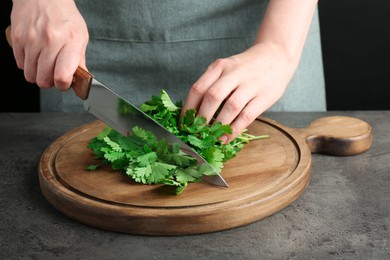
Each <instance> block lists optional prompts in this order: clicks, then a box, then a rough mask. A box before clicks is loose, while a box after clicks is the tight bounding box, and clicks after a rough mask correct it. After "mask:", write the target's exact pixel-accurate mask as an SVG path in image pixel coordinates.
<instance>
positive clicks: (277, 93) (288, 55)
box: [182, 0, 318, 143]
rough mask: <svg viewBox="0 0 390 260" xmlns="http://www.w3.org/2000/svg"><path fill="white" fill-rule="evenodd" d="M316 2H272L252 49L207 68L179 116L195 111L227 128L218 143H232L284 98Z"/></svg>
mask: <svg viewBox="0 0 390 260" xmlns="http://www.w3.org/2000/svg"><path fill="white" fill-rule="evenodd" d="M317 2H318V0H310V1H304V2H302V1H300V0H271V1H270V2H269V4H268V7H267V10H266V13H265V16H264V19H263V21H262V22H261V24H260V27H259V31H258V34H257V36H256V40H255V43H254V45H253V46H252V47H251V48H249V49H248V50H246V51H244V52H243V53H240V54H238V55H234V56H232V57H229V58H225V59H219V60H217V61H215V62H214V63H213V64H211V65H210V66H209V68H208V69H207V70H206V71H205V73H204V74H203V75H202V76H201V77H200V78H199V80H198V81H196V82H195V84H194V85H193V86H192V87H191V89H190V91H189V93H188V96H187V99H186V102H185V104H184V106H183V110H182V113H184V112H185V111H186V110H187V109H190V108H194V109H196V110H197V111H198V115H199V116H204V117H206V118H207V120H208V122H210V121H211V120H212V119H213V120H214V119H215V121H220V122H221V123H222V124H230V125H231V126H232V129H233V133H232V134H230V135H228V136H222V138H221V141H222V142H223V143H228V142H230V141H232V140H233V139H234V138H236V137H237V135H238V134H240V133H241V132H242V131H243V130H244V129H245V128H247V127H248V126H249V125H250V124H251V123H252V122H253V121H254V120H255V119H256V118H257V117H258V116H259V115H260V114H261V113H263V112H264V111H265V110H267V109H268V108H269V107H271V106H272V105H273V104H274V103H275V102H276V101H277V100H278V99H280V97H281V96H282V95H283V93H284V91H285V89H286V87H287V85H288V83H289V81H290V80H291V78H292V76H293V74H294V73H295V70H296V68H297V66H298V63H299V60H300V57H301V54H302V50H303V46H304V44H305V40H306V36H307V33H308V31H309V28H310V24H311V21H312V19H313V14H314V11H315V9H316V6H317ZM219 109H220V112H218V113H217V111H218V110H219ZM216 113H217V115H216ZM215 115H216V118H214V117H215Z"/></svg>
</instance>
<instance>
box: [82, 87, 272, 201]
mask: <svg viewBox="0 0 390 260" xmlns="http://www.w3.org/2000/svg"><path fill="white" fill-rule="evenodd" d="M140 109H141V110H142V111H143V112H145V113H146V114H148V115H149V116H151V117H152V118H153V119H154V120H155V121H157V122H158V123H160V124H161V125H163V126H164V127H166V128H167V129H168V130H169V131H170V132H171V133H173V134H175V135H176V136H177V137H178V138H179V139H181V140H182V141H183V142H185V143H187V144H188V145H189V146H191V147H192V148H193V149H194V150H195V151H196V152H198V153H199V154H200V155H201V156H202V157H203V158H204V159H205V160H206V161H207V162H209V163H210V164H211V165H212V166H213V167H214V168H215V169H216V170H217V171H218V172H221V171H222V168H223V166H224V162H226V161H227V160H230V159H232V158H234V157H235V156H236V155H237V153H238V152H239V151H240V150H241V149H242V148H243V147H244V145H245V144H247V143H249V142H250V141H251V140H255V139H261V138H267V137H268V135H262V136H254V135H250V134H248V133H246V130H244V131H243V132H242V133H240V134H239V135H238V136H237V137H236V138H235V139H234V140H232V141H231V142H230V143H229V144H225V145H224V144H222V143H221V141H220V140H219V138H220V137H221V136H222V135H224V134H230V133H231V132H232V130H231V127H230V126H229V125H222V124H221V123H220V122H213V123H212V124H210V125H209V124H206V119H205V118H204V117H200V116H196V111H195V110H194V109H189V110H187V111H186V112H185V114H184V116H183V117H181V118H180V112H181V109H182V102H181V101H180V102H176V103H173V102H172V100H171V99H170V97H169V96H168V94H167V93H166V92H165V90H161V93H160V96H152V98H151V99H150V100H148V101H146V102H144V103H143V104H142V105H141V106H140ZM119 111H120V113H121V114H126V113H130V112H131V111H130V110H129V108H128V107H126V106H125V104H123V103H122V104H121V103H120V104H119ZM179 124H180V128H179ZM88 148H90V149H91V150H92V151H93V152H94V154H95V158H96V159H98V160H100V163H99V164H98V165H89V166H88V167H87V169H88V170H90V171H94V170H96V169H97V168H98V167H99V166H100V165H111V167H112V168H113V169H116V170H120V171H121V172H123V173H125V174H127V175H128V176H129V177H130V178H132V179H133V180H134V181H135V182H137V183H141V184H164V185H170V186H173V187H175V191H174V193H175V194H177V195H178V194H180V193H182V192H183V191H184V189H185V187H187V185H188V183H189V182H200V181H201V177H202V176H203V175H210V174H212V173H210V172H209V171H207V169H206V168H205V167H202V165H198V162H197V160H196V159H195V158H194V157H192V156H190V155H187V154H186V153H184V152H182V151H181V150H180V147H179V144H177V143H173V144H168V143H167V141H166V140H164V139H162V140H157V138H156V136H155V135H154V134H153V133H152V132H149V131H146V130H144V129H142V128H140V127H134V128H133V129H132V134H131V135H129V136H127V137H126V136H123V135H122V134H120V133H118V132H117V131H115V130H114V129H112V128H110V127H109V126H106V128H105V129H104V130H102V131H101V132H100V133H99V134H98V136H96V137H94V138H93V139H91V140H90V142H89V144H88Z"/></svg>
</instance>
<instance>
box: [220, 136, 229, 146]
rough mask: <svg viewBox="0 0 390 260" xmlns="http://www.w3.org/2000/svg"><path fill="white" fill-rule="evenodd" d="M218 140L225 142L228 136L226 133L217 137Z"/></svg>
mask: <svg viewBox="0 0 390 260" xmlns="http://www.w3.org/2000/svg"><path fill="white" fill-rule="evenodd" d="M219 140H220V141H221V142H222V143H223V144H226V142H227V140H228V137H227V136H226V135H223V136H221V137H220V138H219Z"/></svg>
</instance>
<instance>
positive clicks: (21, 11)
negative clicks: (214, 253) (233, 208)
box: [11, 0, 325, 143]
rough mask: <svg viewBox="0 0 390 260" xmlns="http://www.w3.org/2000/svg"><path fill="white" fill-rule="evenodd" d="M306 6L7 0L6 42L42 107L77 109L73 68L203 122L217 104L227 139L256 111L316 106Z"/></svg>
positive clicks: (315, 60) (313, 38) (223, 0)
mask: <svg viewBox="0 0 390 260" xmlns="http://www.w3.org/2000/svg"><path fill="white" fill-rule="evenodd" d="M316 12H317V1H315V0H310V1H300V0H270V1H262V0H215V1H206V0H203V1H180V0H171V1H170V0H163V1H152V0H149V1H146V0H144V1H137V0H131V1H120V0H113V1H109V2H107V1H87V0H79V1H75V2H74V1H72V0H57V1H52V0H37V1H23V0H14V1H13V8H12V13H11V25H12V41H13V50H14V56H15V59H16V62H17V65H18V67H19V68H20V69H22V70H24V75H25V78H26V80H27V81H28V82H31V83H36V84H37V85H38V86H39V87H41V88H42V89H45V90H43V91H41V109H42V111H81V109H82V108H81V102H80V100H78V98H77V97H75V95H74V94H73V93H72V91H66V90H68V89H69V87H70V84H71V81H72V75H73V73H74V72H75V70H76V68H77V66H81V67H84V68H87V69H88V70H89V71H90V72H91V73H92V74H93V75H94V76H95V77H96V78H97V79H99V81H102V82H103V83H105V84H106V85H108V86H110V87H112V88H113V90H114V91H115V92H117V93H119V94H120V95H122V96H124V97H125V98H127V99H128V100H129V101H132V102H134V103H136V104H137V103H138V104H140V103H142V102H144V101H146V100H147V99H149V98H150V97H151V95H158V94H159V93H160V90H161V89H165V90H166V91H167V93H168V94H169V95H170V96H171V98H172V99H173V100H174V101H175V100H183V101H185V102H184V106H183V111H185V110H186V109H188V108H195V109H197V111H198V115H201V116H205V117H206V118H207V119H208V120H210V119H211V118H212V117H213V116H214V115H215V113H216V111H217V110H218V108H219V107H220V106H221V104H223V106H222V109H221V110H220V112H219V113H218V115H217V117H216V121H221V122H222V123H223V124H231V126H232V129H233V133H232V134H231V135H229V136H224V137H223V138H222V140H223V141H224V142H226V143H227V142H229V141H231V140H232V139H234V138H235V137H236V136H237V134H239V133H240V132H241V131H242V130H244V129H245V128H247V127H248V126H249V124H251V123H252V122H253V121H254V120H255V119H256V117H258V116H259V115H260V114H262V113H263V112H264V111H266V110H317V111H321V110H325V93H324V81H323V74H322V59H321V48H320V38H319V28H318V27H319V24H318V16H317V13H316ZM305 43H306V45H305ZM298 66H299V69H298V70H297V68H298ZM52 86H55V88H52ZM287 86H288V88H287ZM47 89H52V90H50V91H49V90H47ZM286 89H287V90H286ZM57 90H59V91H57ZM60 92H65V93H60ZM285 92H286V93H285Z"/></svg>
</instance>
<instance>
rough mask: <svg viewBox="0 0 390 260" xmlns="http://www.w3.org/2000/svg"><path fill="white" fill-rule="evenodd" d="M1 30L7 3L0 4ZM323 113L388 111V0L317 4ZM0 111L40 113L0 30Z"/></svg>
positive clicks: (33, 90) (341, 0)
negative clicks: (325, 99)
mask: <svg viewBox="0 0 390 260" xmlns="http://www.w3.org/2000/svg"><path fill="white" fill-rule="evenodd" d="M1 6H2V8H1V27H0V28H1V30H2V31H4V30H5V28H6V26H7V25H8V24H10V19H9V17H10V11H11V7H12V2H11V1H2V3H1ZM319 14H320V26H321V41H322V53H323V63H324V73H325V84H326V98H327V109H328V110H390V94H388V91H389V87H390V84H389V82H390V1H388V0H370V1H363V0H354V1H352V0H337V1H326V0H322V1H321V0H320V1H319ZM0 37H1V39H0V40H1V42H0V46H1V48H0V57H1V63H2V64H1V65H2V66H1V68H2V92H1V93H2V94H1V102H0V112H39V92H38V87H37V86H36V85H35V84H30V83H27V82H26V81H25V80H24V77H23V72H22V71H21V70H19V69H18V68H17V67H16V63H15V60H14V58H13V54H12V49H11V48H10V47H9V46H8V44H7V42H6V39H5V35H4V33H1V32H0Z"/></svg>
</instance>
